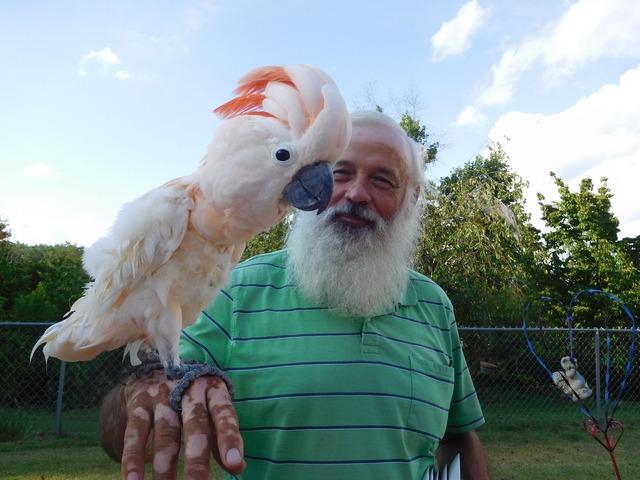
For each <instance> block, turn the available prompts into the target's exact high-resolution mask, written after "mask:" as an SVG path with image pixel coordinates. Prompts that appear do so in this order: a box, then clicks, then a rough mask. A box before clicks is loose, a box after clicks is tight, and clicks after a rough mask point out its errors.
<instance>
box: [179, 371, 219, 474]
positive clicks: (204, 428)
mask: <svg viewBox="0 0 640 480" xmlns="http://www.w3.org/2000/svg"><path fill="white" fill-rule="evenodd" d="M206 387H207V381H206V379H205V378H202V377H201V378H197V379H196V380H195V381H194V382H193V383H192V384H191V386H190V387H189V389H188V390H187V391H186V393H185V395H184V396H183V399H182V422H183V425H184V447H185V448H184V470H185V477H186V478H189V479H190V480H200V479H203V480H204V479H209V471H210V458H211V441H212V436H213V432H212V425H211V421H210V420H209V414H208V412H207V403H206V402H207V401H206Z"/></svg>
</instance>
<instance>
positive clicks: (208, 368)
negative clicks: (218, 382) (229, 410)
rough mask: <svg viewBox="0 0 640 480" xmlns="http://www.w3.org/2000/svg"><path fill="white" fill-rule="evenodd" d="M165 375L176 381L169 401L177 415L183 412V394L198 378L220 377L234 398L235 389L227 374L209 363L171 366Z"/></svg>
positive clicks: (188, 363) (193, 362) (186, 363)
mask: <svg viewBox="0 0 640 480" xmlns="http://www.w3.org/2000/svg"><path fill="white" fill-rule="evenodd" d="M165 374H166V375H167V378H168V379H170V380H174V381H176V386H175V387H174V388H173V390H171V394H170V395H169V401H170V403H171V408H173V410H174V411H175V412H177V413H180V412H181V411H182V407H181V404H182V394H183V393H184V391H185V390H186V389H187V388H189V385H191V382H193V381H194V380H195V379H196V378H198V377H203V376H205V375H211V376H214V377H220V378H221V379H222V380H223V381H224V383H226V385H227V389H228V390H229V394H230V395H232V396H233V387H232V385H231V380H230V379H229V377H228V376H227V374H226V373H225V372H223V371H222V370H220V369H219V368H218V367H216V366H214V365H210V364H208V363H200V362H197V361H189V362H183V363H181V364H180V365H169V366H167V367H166V368H165Z"/></svg>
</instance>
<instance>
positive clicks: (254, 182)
mask: <svg viewBox="0 0 640 480" xmlns="http://www.w3.org/2000/svg"><path fill="white" fill-rule="evenodd" d="M236 94H237V97H236V98H234V99H232V100H231V101H229V102H227V103H225V104H224V105H221V106H220V107H218V108H217V109H215V110H214V112H216V113H217V114H218V115H219V116H221V117H222V118H223V119H225V120H224V121H223V122H222V124H221V125H220V126H219V128H218V129H217V131H216V133H215V135H214V137H213V140H212V141H211V143H210V145H209V147H208V149H207V153H206V155H205V157H204V159H203V160H202V162H201V164H200V166H199V167H198V168H197V169H196V170H195V172H194V173H192V174H191V175H188V176H185V177H180V178H177V179H175V180H171V181H170V182H168V183H166V184H164V185H162V186H161V187H158V188H156V189H154V190H151V191H150V192H148V193H146V194H145V195H143V196H142V197H140V198H138V199H136V200H134V201H132V202H130V203H128V204H126V205H125V206H124V207H123V208H122V210H121V211H120V213H119V214H118V217H117V219H116V221H115V223H114V225H113V227H112V228H111V231H110V233H109V234H107V235H106V236H105V237H103V238H101V239H99V240H98V241H97V242H96V243H95V244H94V245H92V246H91V247H90V248H88V249H87V250H86V252H85V254H84V257H83V265H84V267H85V269H86V270H87V272H88V273H89V274H90V275H91V276H92V277H93V279H94V281H93V282H91V283H89V284H88V285H87V286H86V290H85V292H84V295H83V296H82V297H81V298H80V299H79V300H78V301H77V302H75V303H74V304H73V306H72V307H71V311H70V312H69V314H67V317H66V318H65V319H64V320H63V321H61V322H59V323H56V324H55V325H52V326H51V327H49V328H48V329H47V330H46V331H45V332H44V334H43V335H42V337H40V339H39V340H38V341H37V343H36V344H35V346H34V347H33V350H32V352H31V356H32V357H33V354H34V352H35V350H36V349H37V348H38V347H39V346H40V345H42V344H44V348H43V353H44V356H45V359H47V358H48V357H50V356H53V357H56V358H59V359H61V360H65V361H82V360H90V359H92V358H94V357H95V356H96V355H98V354H99V353H101V352H104V351H108V350H114V349H116V348H119V347H122V346H126V350H125V352H127V351H128V352H129V354H130V358H131V363H132V364H134V365H135V364H139V363H140V360H139V359H138V355H137V354H138V351H139V350H140V348H141V347H143V349H145V350H146V349H148V348H151V349H156V350H157V352H158V356H159V359H160V361H161V362H162V365H163V366H164V368H165V371H167V373H169V371H170V370H173V369H176V368H179V367H180V360H179V357H178V341H179V337H180V332H181V329H182V328H183V327H186V326H187V325H190V324H191V323H193V322H194V321H195V320H196V318H197V317H198V315H199V314H200V311H201V310H202V309H203V308H204V307H205V306H206V305H207V304H208V303H209V302H210V301H211V300H212V299H213V298H214V296H215V294H216V293H217V292H218V291H219V289H220V288H221V287H222V286H224V284H225V283H226V281H227V279H228V274H229V271H230V270H231V268H232V267H233V266H234V265H235V264H236V263H237V262H238V261H239V259H240V256H241V254H242V252H243V250H244V246H245V243H246V242H247V241H248V240H249V239H250V238H251V237H252V236H253V235H255V234H257V233H259V232H261V231H264V230H266V229H268V228H269V227H271V226H272V225H275V224H276V223H278V222H279V221H280V220H281V219H282V218H283V217H284V216H285V215H286V214H287V213H288V212H289V211H290V208H291V206H293V207H296V208H299V209H302V210H318V211H322V210H323V209H324V208H325V207H326V206H327V205H328V203H329V200H330V198H331V194H332V189H333V180H332V172H331V165H332V164H333V163H335V162H336V161H337V160H338V159H339V157H340V155H341V153H342V152H343V150H344V149H345V148H346V146H347V144H348V142H349V138H350V134H351V121H350V118H349V114H348V111H347V108H346V105H345V102H344V100H343V98H342V96H341V95H340V92H339V91H338V88H337V87H336V85H335V84H334V82H333V81H332V80H331V79H330V78H329V77H328V76H327V75H326V74H325V73H323V72H322V71H320V70H318V69H317V68H314V67H311V66H306V65H296V66H287V67H262V68H258V69H255V70H253V71H251V72H249V73H248V74H246V75H245V76H244V77H242V78H241V79H240V81H239V86H238V88H237V89H236Z"/></svg>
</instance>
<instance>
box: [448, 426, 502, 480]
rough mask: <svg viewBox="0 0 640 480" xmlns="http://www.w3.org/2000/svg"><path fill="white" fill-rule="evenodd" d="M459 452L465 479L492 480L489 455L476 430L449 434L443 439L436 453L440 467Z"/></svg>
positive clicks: (449, 461)
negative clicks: (488, 460)
mask: <svg viewBox="0 0 640 480" xmlns="http://www.w3.org/2000/svg"><path fill="white" fill-rule="evenodd" d="M458 453H459V454H460V467H461V470H462V478H463V480H490V478H491V477H490V476H489V468H488V465H487V457H486V455H485V452H484V448H483V447H482V444H481V443H480V439H479V438H478V435H477V434H476V433H475V432H465V433H457V434H447V435H446V436H445V438H443V439H442V442H441V444H440V446H439V447H438V451H437V454H436V456H437V459H438V465H439V466H440V468H442V467H443V466H444V465H447V464H449V463H451V461H452V460H453V459H454V458H455V456H456V454H458Z"/></svg>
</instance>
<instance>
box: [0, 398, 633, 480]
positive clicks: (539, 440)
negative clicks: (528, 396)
mask: <svg viewBox="0 0 640 480" xmlns="http://www.w3.org/2000/svg"><path fill="white" fill-rule="evenodd" d="M634 410H635V411H634ZM634 410H628V411H627V413H625V412H623V411H622V409H621V415H623V414H624V417H623V419H624V421H625V433H624V436H623V438H622V440H621V441H620V445H619V446H618V447H617V448H616V455H617V458H618V463H619V466H620V470H621V474H622V477H623V478H624V479H625V480H633V479H638V478H640V458H639V457H638V456H637V446H638V445H640V411H638V409H637V408H636V409H634ZM629 412H630V413H629ZM5 413H6V412H3V411H0V415H2V418H3V422H4V419H5V418H10V416H5ZM485 414H486V417H487V425H486V426H485V427H483V428H482V429H481V430H479V434H480V437H481V439H482V442H483V444H484V445H485V448H486V450H487V457H488V460H489V465H490V469H491V472H492V476H493V479H494V480H549V479H553V480H565V479H567V480H582V479H585V480H588V479H598V480H601V479H604V480H608V479H614V478H615V477H614V474H613V470H612V468H611V464H610V461H609V456H608V454H607V452H606V451H605V450H604V448H602V447H601V446H600V445H598V444H597V443H596V442H595V441H594V440H593V439H591V437H590V436H589V435H588V434H587V433H585V432H584V430H582V428H581V422H582V417H581V415H580V414H579V413H578V412H577V410H576V409H575V408H574V407H573V406H571V405H568V407H567V409H566V410H559V411H555V412H546V411H544V412H543V411H540V410H539V409H536V408H529V409H522V408H518V409H516V408H513V409H511V410H510V409H509V408H505V407H502V408H500V409H499V410H498V409H491V408H486V409H485ZM92 415H95V412H92V413H90V414H89V415H88V416H85V417H83V418H80V417H78V419H76V422H77V423H76V425H80V426H88V425H90V426H91V427H90V428H89V429H87V431H86V432H85V434H83V435H80V436H73V437H66V438H52V437H51V436H48V435H43V434H42V433H38V432H35V433H33V432H32V433H31V434H29V435H25V436H24V437H25V438H24V439H22V440H18V439H13V440H11V441H5V442H0V478H1V479H3V480H63V479H65V480H74V479H88V480H106V479H114V478H119V465H118V464H116V463H114V462H112V461H111V460H109V459H108V458H107V456H106V455H105V454H104V453H103V452H102V450H101V448H100V447H99V446H98V444H97V440H96V438H95V434H94V433H93V430H94V429H95V423H94V421H92V420H88V418H93V417H92ZM34 418H36V419H37V418H39V417H38V413H37V412H36V413H34V414H30V415H29V419H30V420H33V419H34ZM44 418H45V417H44V416H43V417H42V420H43V421H44ZM23 419H24V416H23ZM3 422H0V428H2V425H3ZM14 423H16V422H14ZM64 425H67V426H69V425H70V424H69V423H64ZM148 478H151V477H150V475H149V476H148ZM213 478H214V479H215V480H220V479H221V478H222V476H221V474H220V472H219V471H218V470H216V473H215V475H214V477H213Z"/></svg>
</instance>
